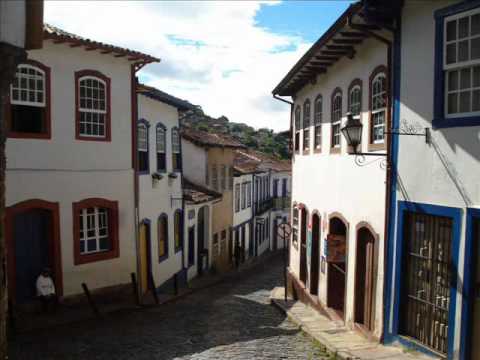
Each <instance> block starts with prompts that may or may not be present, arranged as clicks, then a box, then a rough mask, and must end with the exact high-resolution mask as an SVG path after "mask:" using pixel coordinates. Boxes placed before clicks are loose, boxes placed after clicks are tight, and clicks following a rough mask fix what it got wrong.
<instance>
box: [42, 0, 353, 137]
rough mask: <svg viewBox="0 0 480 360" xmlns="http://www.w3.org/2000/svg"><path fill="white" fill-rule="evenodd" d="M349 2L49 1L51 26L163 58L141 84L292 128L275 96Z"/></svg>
mask: <svg viewBox="0 0 480 360" xmlns="http://www.w3.org/2000/svg"><path fill="white" fill-rule="evenodd" d="M350 2H351V1H346V0H345V1H341V0H337V1H326V0H323V1H238V2H236V1H235V2H234V1H228V2H226V1H203V2H194V1H187V2H180V1H161V2H160V1H158V2H156V1H146V2H140V1H118V2H113V1H92V2H87V1H78V2H73V1H47V2H46V4H45V22H47V23H49V24H51V25H54V26H57V27H59V28H61V29H63V30H66V31H69V32H72V33H74V34H77V35H80V36H83V37H87V38H90V39H93V40H96V41H102V42H105V43H109V44H112V45H117V46H122V47H127V48H130V49H133V50H137V51H141V52H144V53H147V54H150V55H153V56H155V57H158V58H160V59H161V62H160V63H158V64H150V65H147V66H146V67H144V68H143V69H142V70H141V71H140V73H139V78H140V81H141V82H144V83H146V84H148V85H151V86H154V87H157V88H158V89H160V90H163V91H165V92H167V93H170V94H172V95H174V96H177V97H179V98H182V99H185V100H188V101H190V102H191V103H193V104H195V105H200V106H201V107H202V108H203V110H204V112H205V113H206V114H208V115H210V116H213V117H219V116H222V115H224V116H226V117H228V119H229V120H230V121H233V122H241V123H246V124H248V125H250V126H253V127H254V128H263V127H267V128H270V129H274V130H275V131H282V130H287V129H288V126H289V116H290V115H289V111H290V109H289V106H288V105H287V104H285V103H282V102H280V101H278V100H275V99H273V97H272V94H271V92H272V90H273V88H274V87H275V86H276V85H277V84H278V83H279V82H280V80H281V79H282V78H283V77H284V76H285V75H286V74H287V72H288V71H289V70H290V69H291V67H292V66H293V65H294V64H295V63H296V62H297V61H298V60H299V59H300V57H301V56H302V55H303V54H304V53H305V52H306V51H307V50H308V48H309V47H310V46H311V45H312V44H313V43H314V42H315V41H316V40H317V39H318V38H319V37H320V36H321V35H322V34H323V33H324V32H325V31H326V30H327V29H328V27H329V26H330V25H331V24H333V22H334V21H335V20H336V19H337V17H338V16H339V15H340V14H341V13H342V12H343V11H344V10H345V9H346V8H347V7H348V5H349V3H350Z"/></svg>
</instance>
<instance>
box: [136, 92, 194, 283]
mask: <svg viewBox="0 0 480 360" xmlns="http://www.w3.org/2000/svg"><path fill="white" fill-rule="evenodd" d="M138 118H139V119H145V120H147V121H148V122H149V124H150V128H149V131H148V141H149V161H150V173H149V174H145V175H139V220H140V221H142V220H143V219H149V220H150V221H151V230H150V239H151V254H152V272H153V277H154V280H155V285H156V286H161V285H162V284H163V283H164V282H165V281H167V280H168V279H170V278H171V277H172V276H173V275H174V274H175V273H177V272H179V271H180V270H181V269H182V251H178V252H175V238H174V213H175V211H176V210H177V209H180V210H181V209H182V201H181V200H180V199H181V197H182V195H183V194H182V185H181V184H182V182H181V174H178V177H177V178H176V179H171V178H169V176H168V174H169V173H171V172H172V137H171V129H172V128H173V127H178V111H177V109H176V108H175V107H173V106H170V105H167V104H165V103H162V102H160V101H157V100H153V99H151V98H149V97H146V96H143V95H138ZM158 123H161V124H163V125H164V126H165V127H166V128H167V134H166V140H167V142H166V160H167V172H166V173H165V174H163V175H164V176H163V178H162V179H160V180H154V181H152V176H151V175H150V174H153V173H155V172H156V171H157V169H156V164H157V159H156V156H157V154H156V132H155V128H156V125H157V124H158ZM171 197H174V198H176V200H173V201H172V199H171ZM161 214H167V216H168V235H169V236H168V258H167V259H165V260H162V261H159V258H158V224H157V221H158V217H159V216H160V215H161ZM182 231H184V230H183V229H182ZM183 239H184V248H186V247H187V238H186V237H184V238H183Z"/></svg>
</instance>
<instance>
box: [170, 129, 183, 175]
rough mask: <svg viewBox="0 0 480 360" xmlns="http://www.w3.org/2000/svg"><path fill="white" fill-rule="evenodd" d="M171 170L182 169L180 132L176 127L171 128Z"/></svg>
mask: <svg viewBox="0 0 480 360" xmlns="http://www.w3.org/2000/svg"><path fill="white" fill-rule="evenodd" d="M172 170H173V171H174V172H180V171H182V154H181V151H180V133H179V131H178V128H177V127H174V128H172Z"/></svg>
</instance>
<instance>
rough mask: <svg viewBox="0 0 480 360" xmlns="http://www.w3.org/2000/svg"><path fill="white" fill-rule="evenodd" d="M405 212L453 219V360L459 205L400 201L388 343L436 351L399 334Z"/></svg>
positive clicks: (450, 355)
mask: <svg viewBox="0 0 480 360" xmlns="http://www.w3.org/2000/svg"><path fill="white" fill-rule="evenodd" d="M406 211H412V212H417V213H422V214H430V215H435V216H444V217H449V218H451V219H452V222H453V227H452V272H453V274H452V277H451V282H450V307H449V310H448V324H449V326H448V335H447V341H448V353H447V358H448V359H453V349H454V334H455V310H456V298H457V297H456V295H457V280H458V258H459V247H460V239H461V231H460V230H461V219H462V210H461V209H460V208H454V207H447V206H439V205H431V204H423V203H414V202H408V201H398V215H399V216H398V225H397V243H396V269H397V272H396V276H395V279H394V285H395V289H397V291H396V293H395V295H394V313H395V316H394V319H393V326H392V330H393V331H392V333H391V334H389V335H390V338H389V342H391V341H394V340H401V342H402V343H403V344H404V345H406V346H409V347H415V348H416V349H417V350H420V351H422V352H425V353H429V354H435V353H434V352H433V351H430V349H428V348H427V347H425V348H424V347H423V346H422V345H421V344H418V343H416V342H414V341H409V339H408V338H405V337H401V336H399V320H400V319H399V313H400V306H401V304H400V294H401V293H402V285H403V284H402V275H403V273H402V271H400V269H401V267H402V259H403V256H402V255H403V249H404V245H405V244H404V242H403V229H404V226H403V225H404V213H405V212H406Z"/></svg>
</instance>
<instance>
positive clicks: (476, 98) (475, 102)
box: [472, 90, 480, 111]
mask: <svg viewBox="0 0 480 360" xmlns="http://www.w3.org/2000/svg"><path fill="white" fill-rule="evenodd" d="M472 96H473V99H472V111H480V90H475V91H474V92H473V94H472Z"/></svg>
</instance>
